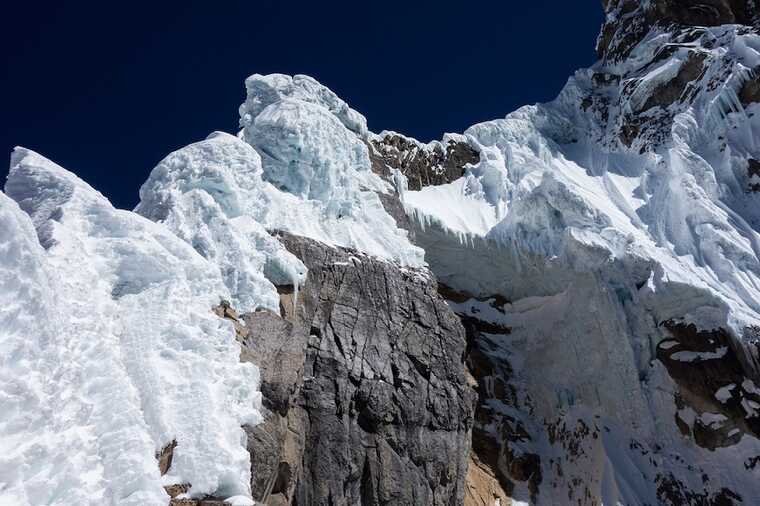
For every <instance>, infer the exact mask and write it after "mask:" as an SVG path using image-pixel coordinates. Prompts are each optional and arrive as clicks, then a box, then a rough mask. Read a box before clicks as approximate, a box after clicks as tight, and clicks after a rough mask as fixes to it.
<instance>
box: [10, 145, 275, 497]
mask: <svg viewBox="0 0 760 506" xmlns="http://www.w3.org/2000/svg"><path fill="white" fill-rule="evenodd" d="M5 193H6V195H7V196H8V197H10V198H12V199H15V200H16V201H17V202H18V205H19V206H20V208H21V209H23V210H25V211H27V212H28V213H29V214H30V216H31V222H33V223H34V225H35V227H36V233H35V232H34V231H33V229H32V224H31V222H30V221H29V218H28V217H19V216H18V215H19V214H21V213H20V211H18V207H16V204H14V203H12V202H10V201H9V199H8V198H7V197H5V196H3V199H2V204H3V206H2V210H3V217H4V225H5V222H10V225H9V227H11V225H12V226H13V227H15V228H16V230H20V233H16V234H14V235H13V236H10V237H4V238H3V240H2V244H3V248H4V249H8V250H11V251H13V250H15V251H16V252H17V253H16V257H17V258H18V261H19V262H24V263H25V264H28V265H29V269H25V270H23V271H19V272H28V273H29V276H30V280H31V279H34V278H37V281H36V282H35V283H31V281H30V282H27V280H23V282H22V283H19V282H15V283H11V281H8V278H9V276H8V275H7V271H6V270H4V271H3V272H4V276H3V277H4V285H10V286H9V288H10V290H3V297H6V296H10V297H11V298H13V299H14V300H15V302H14V303H13V304H10V305H8V306H6V307H4V308H3V311H2V313H1V315H0V316H1V317H2V318H3V319H4V320H10V322H8V325H3V326H2V327H0V332H1V333H2V334H3V335H2V339H0V342H2V343H3V346H18V341H19V339H22V338H24V339H26V340H27V343H26V344H25V347H26V349H24V347H19V351H20V352H22V353H24V354H26V355H27V356H28V358H27V359H24V358H23V355H19V356H18V357H17V356H16V355H15V354H13V353H10V354H9V355H8V357H9V358H6V360H10V361H11V362H18V363H19V364H21V365H20V366H21V367H25V368H28V370H29V374H27V375H23V376H20V377H16V378H15V380H14V381H15V382H16V384H15V386H14V384H13V383H10V384H9V383H7V382H6V381H4V382H3V385H2V388H3V390H4V391H7V390H8V389H9V388H12V389H13V390H15V391H17V396H16V398H15V399H14V398H11V399H7V398H6V399H3V401H2V402H3V409H2V410H0V411H2V412H3V413H11V414H13V413H14V405H23V404H22V403H37V405H38V408H37V409H35V410H34V411H33V413H31V414H27V415H26V416H27V417H29V418H31V417H35V416H36V417H38V418H35V419H34V420H31V424H30V425H31V427H34V429H36V430H31V431H30V430H27V431H25V433H24V434H23V438H24V441H25V443H24V445H22V446H20V447H19V448H18V449H16V451H18V452H19V453H20V455H19V457H20V458H19V460H17V461H16V462H14V464H15V466H16V467H17V468H18V469H19V471H16V472H17V473H18V472H33V473H37V474H35V475H34V476H33V477H31V478H28V479H26V480H24V479H23V478H22V479H19V480H18V482H17V483H14V488H11V489H10V491H9V492H7V493H8V494H15V496H14V497H18V498H21V499H22V502H21V503H20V504H40V503H45V504H72V503H73V502H76V501H72V500H71V498H72V497H75V498H77V499H80V496H78V495H77V494H86V497H87V499H80V500H82V501H83V502H84V503H87V502H89V501H94V500H95V499H96V498H101V500H102V501H103V502H106V503H109V504H135V505H137V504H141V505H142V504H165V503H166V501H167V500H168V496H167V495H166V493H165V492H164V490H163V488H162V485H163V484H165V483H166V481H169V482H174V483H190V484H192V488H191V490H190V493H191V494H192V495H194V496H203V495H204V494H212V493H216V494H219V495H225V494H226V495H230V496H233V495H250V483H249V482H250V476H249V475H250V471H249V455H248V452H247V449H246V447H245V443H244V440H245V436H244V433H243V430H242V428H241V425H243V424H255V423H257V422H258V421H259V420H260V414H259V409H260V393H259V391H258V370H257V369H256V368H255V367H254V366H253V365H251V364H247V363H241V362H240V361H239V354H240V346H239V344H238V343H237V341H236V340H235V337H234V336H235V333H234V329H233V328H232V325H231V324H230V323H229V322H227V321H224V320H222V319H220V318H218V317H216V316H215V315H214V314H213V313H212V312H211V308H212V307H213V306H214V305H216V304H218V302H219V299H220V298H226V297H229V292H228V291H227V289H226V287H225V285H224V283H223V281H222V279H221V276H220V275H219V270H218V268H217V267H216V266H215V265H213V264H211V263H209V262H208V261H206V260H205V259H204V258H203V257H201V256H200V255H199V254H197V253H196V252H195V250H193V248H191V247H190V246H189V245H188V244H187V243H186V242H185V241H183V240H181V239H180V238H178V237H177V236H176V235H174V234H173V233H172V232H171V231H170V230H169V229H168V228H166V227H165V226H163V225H161V224H157V223H154V222H152V221H150V220H147V219H145V218H143V217H141V216H138V215H136V214H134V213H131V212H129V211H121V210H117V209H114V208H113V207H112V206H111V205H110V203H109V202H108V201H107V200H106V199H105V198H104V197H103V196H102V195H100V194H99V193H97V192H96V191H95V190H93V189H92V188H90V187H89V186H87V185H86V184H85V183H84V182H82V181H81V180H79V179H78V178H77V177H76V176H74V175H73V174H71V173H69V172H67V171H65V170H64V169H62V168H61V167H59V166H57V165H55V164H54V163H52V162H50V161H49V160H47V159H45V158H43V157H41V156H39V155H37V154H36V153H34V152H31V151H28V150H25V149H23V148H17V149H16V150H15V151H14V153H13V156H12V160H11V171H10V174H9V176H8V181H7V183H6V186H5ZM14 209H15V212H14ZM8 215H10V217H11V219H10V220H9V219H8V218H7V216H8ZM13 219H15V222H16V223H14V222H13V221H12V220H13ZM24 220H26V223H24ZM9 229H10V230H11V231H13V230H14V229H13V228H9ZM5 230H6V227H5V226H4V227H3V233H4V234H5ZM35 236H39V238H40V240H41V241H42V244H43V245H44V246H45V248H44V249H43V248H42V247H41V246H40V244H39V243H37V244H35V243H34V241H35V240H36V237H35ZM8 258H11V257H6V258H5V260H6V261H5V263H8ZM20 267H22V265H10V268H12V269H14V271H15V269H17V268H20ZM4 269H5V267H4ZM10 279H12V278H10ZM33 286H34V287H35V289H36V290H42V291H43V292H44V293H43V294H42V296H39V294H35V292H34V291H32V287H33ZM46 287H49V289H48V288H46ZM26 311H28V316H24V314H25V312H26ZM32 317H33V321H34V322H35V323H33V324H28V325H26V324H24V323H28V322H27V320H28V319H29V318H32ZM13 322H17V323H15V324H13ZM20 324H24V325H23V327H19V325H20ZM9 351H10V350H9ZM18 366H19V365H18V364H15V365H14V364H13V363H11V364H9V365H8V367H7V368H6V367H3V373H5V372H6V371H9V372H10V371H12V370H13V369H12V367H18ZM19 382H20V384H18V383H19ZM9 385H10V386H9ZM6 408H7V409H6ZM16 411H17V410H16ZM50 413H53V416H52V417H51V419H47V418H46V416H47V415H48V414H50ZM12 416H13V415H12ZM11 423H19V421H18V420H11ZM2 434H3V438H4V439H5V437H6V436H7V435H8V434H12V431H7V430H3V431H2ZM51 434H52V435H51ZM57 438H61V439H62V441H63V442H64V443H65V445H64V446H63V448H61V449H58V448H56V444H55V443H56V439H57ZM172 441H176V444H177V446H176V448H175V450H174V460H173V463H172V467H171V476H165V477H163V480H164V481H163V482H162V478H161V476H159V472H158V467H157V464H156V458H155V455H156V453H157V452H158V451H160V450H161V449H162V448H163V447H164V446H166V445H168V444H170V443H171V442H172ZM3 444H4V445H5V444H6V443H5V442H4V443H3ZM64 450H66V451H67V452H70V454H62V453H57V452H59V451H64ZM11 454H13V453H11ZM46 460H47V461H49V462H50V464H49V465H45V461H46ZM64 463H65V464H64ZM69 474H71V475H75V478H74V479H71V478H70V477H69V476H67V475H69ZM40 481H45V482H46V483H47V485H46V486H45V487H42V490H37V488H38V486H39V482H40ZM53 484H56V485H54V486H51V485H53ZM4 490H5V489H4ZM2 493H6V491H3V492H2ZM43 493H48V494H50V496H49V497H47V498H39V497H37V496H35V495H33V494H43Z"/></svg>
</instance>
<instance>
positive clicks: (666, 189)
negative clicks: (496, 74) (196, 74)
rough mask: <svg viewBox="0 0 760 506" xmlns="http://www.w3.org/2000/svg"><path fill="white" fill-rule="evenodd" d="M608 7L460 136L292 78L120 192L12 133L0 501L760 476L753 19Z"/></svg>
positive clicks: (685, 499)
mask: <svg viewBox="0 0 760 506" xmlns="http://www.w3.org/2000/svg"><path fill="white" fill-rule="evenodd" d="M603 4H604V9H605V13H606V21H605V24H604V26H603V27H602V31H601V34H600V37H599V39H598V44H597V50H598V53H599V61H598V62H597V63H596V64H595V65H593V66H592V67H591V68H589V69H582V70H579V71H577V72H576V73H575V74H574V75H573V76H572V77H570V79H569V80H568V82H567V84H566V86H565V87H564V89H563V90H561V92H560V94H559V96H558V97H557V99H556V100H554V101H552V102H550V103H547V104H538V105H533V106H527V107H524V108H522V109H519V110H518V111H515V112H513V113H510V114H508V115H507V116H506V117H504V118H503V119H497V120H493V121H489V122H485V123H481V124H478V125H474V126H472V127H470V128H469V129H467V130H466V131H465V132H463V133H462V134H447V135H446V136H444V138H443V139H442V140H441V141H434V142H431V143H427V144H426V143H422V142H419V141H417V140H415V139H412V138H409V137H406V136H404V135H403V134H400V133H396V132H392V131H383V132H381V133H379V134H376V133H373V132H370V131H369V130H368V128H367V122H366V120H365V118H364V117H363V116H362V115H361V114H360V113H358V112H357V111H354V110H353V109H351V108H350V107H349V106H348V105H347V104H346V103H345V102H344V101H343V100H341V99H340V98H339V97H337V96H336V95H335V94H334V93H333V92H331V91H330V90H328V89H327V88H325V87H324V86H322V85H321V84H319V83H318V82H317V81H315V80H314V79H312V78H310V77H306V76H294V77H291V76H285V75H279V74H275V75H269V76H262V75H252V76H251V77H249V78H248V79H247V80H246V83H245V87H246V99H245V101H244V102H243V104H242V105H241V106H240V108H239V115H240V131H239V132H236V133H222V132H214V133H212V134H211V135H210V136H209V137H208V138H206V139H205V140H201V141H199V142H196V143H194V144H191V145H189V146H187V147H185V148H182V149H180V150H178V151H176V152H174V153H171V154H169V155H168V156H167V157H166V158H165V159H164V160H162V161H161V162H160V163H159V164H158V166H157V167H156V168H154V169H153V171H152V172H151V174H150V177H149V178H148V180H147V181H146V182H145V184H144V185H143V186H142V188H141V189H140V203H139V205H138V206H137V208H136V209H135V210H134V211H133V212H130V211H124V210H117V209H114V208H113V207H112V206H111V205H110V204H109V202H108V201H107V200H106V199H105V198H104V197H103V196H102V195H100V194H98V193H97V192H96V191H95V190H93V189H92V188H90V187H89V186H87V184H86V183H84V182H82V181H81V180H79V179H78V178H77V177H76V176H74V175H73V174H72V173H70V172H67V171H66V170H64V169H62V168H61V167H58V166H57V165H55V164H54V163H52V162H50V161H49V160H46V159H45V158H43V157H41V156H40V155H37V154H35V153H33V152H31V151H28V150H25V149H23V148H17V150H16V151H15V152H14V153H13V155H12V159H11V171H10V175H9V177H8V181H7V183H6V185H5V192H4V194H2V195H0V252H2V257H1V258H2V261H0V288H1V289H0V302H2V304H0V350H2V351H3V353H2V356H0V378H1V379H0V448H2V449H3V450H4V453H3V455H4V456H3V457H0V482H1V483H0V503H8V504H22V505H37V504H59V505H63V504H73V503H78V504H103V503H105V504H167V503H168V502H169V501H170V500H171V501H172V502H173V504H177V505H179V504H203V502H202V501H206V502H207V503H208V502H209V501H217V502H216V504H218V503H220V502H221V503H224V502H226V503H229V504H251V503H252V502H253V501H254V500H255V501H261V502H266V503H268V504H300V505H306V504H346V505H348V504H357V503H359V504H441V505H443V504H447V505H448V504H461V503H464V504H467V505H492V504H501V505H505V504H510V503H513V504H524V503H528V504H537V505H544V504H545V505H555V504H581V505H586V504H588V505H596V504H610V505H611V504H625V505H647V504H666V505H682V504H689V505H716V506H717V505H731V504H737V505H738V504H753V503H754V502H756V501H757V500H758V498H760V485H758V483H760V481H759V480H758V478H759V476H758V473H760V469H758V468H757V464H758V463H759V462H760V441H758V438H759V437H760V367H759V366H758V360H759V359H758V355H759V354H760V348H759V347H758V342H760V341H759V337H760V234H759V232H760V229H759V228H758V227H759V226H760V214H758V213H759V211H758V209H760V205H759V204H760V202H758V200H759V199H760V192H759V191H758V190H759V189H760V145H758V143H757V139H758V138H759V136H760V114H758V113H760V78H759V77H758V75H760V32H758V19H759V18H760V16H758V10H757V7H756V5H755V3H754V2H753V1H752V0H746V1H744V0H709V1H708V0H704V1H700V2H686V1H681V0H651V1H647V2H635V1H631V0H608V1H605V2H603ZM222 301H224V302H223V303H222ZM220 303H221V304H220ZM212 308H216V310H215V312H214V311H212ZM215 313H216V314H215ZM259 374H261V378H259ZM182 501H185V502H184V503H183V502H182ZM209 504H211V503H209Z"/></svg>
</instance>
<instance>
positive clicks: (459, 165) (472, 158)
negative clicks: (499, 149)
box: [370, 133, 480, 190]
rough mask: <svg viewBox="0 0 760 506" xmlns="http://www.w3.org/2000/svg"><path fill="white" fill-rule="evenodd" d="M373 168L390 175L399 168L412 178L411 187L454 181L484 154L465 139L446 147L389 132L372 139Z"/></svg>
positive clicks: (410, 180)
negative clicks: (377, 138) (379, 137)
mask: <svg viewBox="0 0 760 506" xmlns="http://www.w3.org/2000/svg"><path fill="white" fill-rule="evenodd" d="M370 160H371V161H372V170H373V171H374V172H376V173H377V174H379V175H381V176H383V177H386V178H388V177H389V176H390V171H391V170H392V169H398V170H400V171H401V173H402V174H404V175H405V176H406V177H407V179H408V181H409V189H410V190H420V189H421V188H423V187H425V186H434V185H440V184H446V183H450V182H452V181H455V180H457V179H459V178H460V177H462V175H463V174H464V171H465V166H466V165H467V164H473V165H474V164H476V163H478V162H479V161H480V155H479V154H478V152H477V151H476V150H475V149H473V148H472V146H470V145H469V144H467V143H465V142H457V141H454V140H449V141H448V142H447V143H446V145H445V147H444V145H443V144H438V143H434V145H433V146H429V145H424V144H420V143H419V142H417V141H415V140H414V139H410V138H408V137H404V136H403V135H399V134H393V133H391V134H387V135H385V136H384V137H382V138H381V139H379V140H372V141H371V142H370Z"/></svg>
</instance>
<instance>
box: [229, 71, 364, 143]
mask: <svg viewBox="0 0 760 506" xmlns="http://www.w3.org/2000/svg"><path fill="white" fill-rule="evenodd" d="M245 88H246V91H247V98H246V101H245V102H244V103H243V104H242V105H241V106H240V123H241V126H242V127H244V128H248V127H249V126H251V125H252V124H253V122H254V120H255V119H256V117H257V116H259V114H261V113H262V112H263V111H264V109H266V108H267V107H269V106H270V105H272V104H275V103H277V102H280V101H282V100H285V99H295V100H299V101H301V102H307V103H310V104H316V105H319V106H320V107H322V108H323V109H326V110H327V111H328V112H329V113H330V114H332V115H334V116H335V117H336V118H337V119H338V120H339V121H340V122H341V123H343V125H345V127H346V128H347V129H349V130H351V131H352V132H354V133H355V134H357V135H358V136H360V137H365V136H366V135H367V120H366V119H365V118H364V116H362V115H361V114H359V113H358V112H356V111H355V110H353V109H351V108H350V107H349V106H348V104H346V103H345V102H344V101H343V100H341V99H340V98H339V97H338V96H337V95H336V94H335V93H333V92H332V91H331V90H329V89H328V88H326V87H325V86H323V85H322V84H320V83H318V82H317V81H316V80H315V79H314V78H312V77H309V76H304V75H296V76H292V77H291V76H286V75H284V74H269V75H266V76H262V75H261V74H254V75H252V76H250V77H249V78H248V79H246V80H245ZM253 140H254V141H255V139H253ZM249 142H250V140H249Z"/></svg>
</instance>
